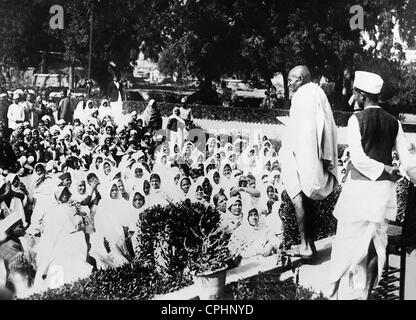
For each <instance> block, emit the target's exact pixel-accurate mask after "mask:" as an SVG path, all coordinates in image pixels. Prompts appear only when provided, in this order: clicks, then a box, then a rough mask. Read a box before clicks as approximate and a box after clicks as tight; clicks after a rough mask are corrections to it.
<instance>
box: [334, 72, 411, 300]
mask: <svg viewBox="0 0 416 320" xmlns="http://www.w3.org/2000/svg"><path fill="white" fill-rule="evenodd" d="M382 87H383V80H382V79H381V77H380V76H379V75H377V74H374V73H370V72H364V71H357V72H356V73H355V81H354V97H355V100H356V102H357V104H358V105H359V107H360V109H362V111H359V112H356V113H354V114H353V115H352V116H351V118H350V119H349V121H348V146H349V150H350V157H351V170H350V173H349V174H348V177H347V180H346V182H345V185H344V186H343V188H342V191H341V194H340V197H339V199H338V202H337V204H336V206H335V209H334V213H333V214H334V216H335V217H336V218H337V220H338V225H337V234H336V236H335V238H334V241H333V244H332V254H331V272H330V282H331V284H332V287H331V292H330V296H331V298H333V299H367V298H368V297H369V294H370V293H371V290H372V288H373V286H374V284H375V283H376V281H377V279H380V276H381V273H382V270H383V266H384V262H385V255H386V245H387V234H386V231H387V219H388V220H395V218H396V213H397V207H396V191H395V189H396V188H395V184H394V183H395V182H396V181H397V180H399V179H400V178H401V176H400V174H399V169H398V168H395V167H393V165H392V150H393V149H396V150H397V152H398V154H399V156H400V160H401V164H402V166H403V170H404V172H406V173H407V174H408V176H409V178H410V179H411V180H412V182H413V183H414V182H416V174H415V172H414V167H415V166H416V161H415V160H416V159H415V158H413V159H412V155H411V154H410V152H409V150H408V146H409V145H408V143H407V141H406V139H405V137H404V134H403V130H402V127H401V124H400V122H399V121H398V120H397V119H396V118H395V117H393V116H392V115H390V114H389V113H387V112H386V111H384V110H383V109H382V108H380V107H379V106H378V97H379V94H380V92H381V89H382ZM412 166H413V168H412Z"/></svg>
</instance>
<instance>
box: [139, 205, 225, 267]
mask: <svg viewBox="0 0 416 320" xmlns="http://www.w3.org/2000/svg"><path fill="white" fill-rule="evenodd" d="M220 219H221V215H220V213H219V212H218V211H217V210H215V209H213V208H212V207H206V206H205V205H203V204H197V203H191V202H190V201H184V202H181V203H178V204H169V205H168V206H166V207H161V206H157V207H153V208H150V209H148V210H146V211H145V212H144V213H143V215H142V218H141V219H140V226H139V228H140V233H139V234H138V236H137V243H138V246H137V247H136V248H135V252H136V261H137V262H138V263H139V264H140V265H144V266H147V267H149V268H152V269H155V270H159V271H160V272H163V273H167V274H176V273H178V272H181V271H182V272H184V274H187V273H188V272H195V273H202V272H205V271H213V270H217V269H220V268H222V267H224V266H227V264H228V262H230V259H231V254H230V252H229V250H228V241H229V238H230V235H229V234H227V233H224V232H223V231H222V230H221V229H220V228H219V227H220Z"/></svg>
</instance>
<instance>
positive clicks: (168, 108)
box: [123, 101, 352, 127]
mask: <svg viewBox="0 0 416 320" xmlns="http://www.w3.org/2000/svg"><path fill="white" fill-rule="evenodd" d="M146 105H147V104H146V102H140V101H138V102H136V101H126V102H124V105H123V111H124V112H125V113H129V112H131V111H133V110H136V111H137V112H138V113H141V112H143V111H144V109H145V107H146ZM158 106H159V109H160V112H161V114H162V116H170V115H171V114H172V110H173V108H174V107H181V106H182V104H180V103H165V102H158ZM189 107H191V108H192V114H193V116H194V118H196V119H207V120H218V119H220V120H228V121H238V122H251V123H264V124H281V123H280V121H279V120H277V119H276V117H282V116H289V110H287V109H260V108H238V107H229V108H227V107H221V106H206V105H189ZM351 114H352V113H350V112H341V111H334V119H335V123H336V125H337V126H341V127H345V126H346V125H347V124H348V119H349V117H350V116H351Z"/></svg>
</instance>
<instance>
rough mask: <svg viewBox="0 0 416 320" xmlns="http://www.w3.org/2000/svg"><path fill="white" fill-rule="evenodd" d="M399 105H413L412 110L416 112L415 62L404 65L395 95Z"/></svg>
mask: <svg viewBox="0 0 416 320" xmlns="http://www.w3.org/2000/svg"><path fill="white" fill-rule="evenodd" d="M397 100H398V103H399V104H401V105H411V106H413V112H414V113H416V108H415V107H414V106H415V105H416V64H415V63H413V64H411V65H408V66H406V67H405V69H404V72H403V77H402V81H401V83H400V86H399V92H398V97H397Z"/></svg>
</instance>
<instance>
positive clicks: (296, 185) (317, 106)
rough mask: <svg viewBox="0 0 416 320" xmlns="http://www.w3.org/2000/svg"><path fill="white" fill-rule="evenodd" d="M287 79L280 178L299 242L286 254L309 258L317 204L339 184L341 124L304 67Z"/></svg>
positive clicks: (312, 252)
mask: <svg viewBox="0 0 416 320" xmlns="http://www.w3.org/2000/svg"><path fill="white" fill-rule="evenodd" d="M272 82H275V78H273V79H272ZM288 82H289V91H290V95H291V97H292V106H291V108H290V117H289V121H288V123H287V127H286V130H285V135H284V137H283V139H282V149H281V151H280V160H281V167H282V181H283V184H284V186H285V189H286V191H287V193H288V195H289V197H290V199H291V201H292V203H293V206H294V207H295V213H296V220H297V223H298V227H299V233H300V245H299V246H292V247H291V248H290V250H287V251H286V254H287V255H290V256H297V257H301V258H303V259H310V258H311V257H312V256H313V255H314V254H315V253H316V249H315V245H314V241H313V222H314V221H313V216H314V212H313V209H314V203H313V202H314V201H316V200H323V199H325V198H326V197H327V196H328V195H329V194H331V193H332V191H333V190H334V189H335V188H336V187H337V185H338V181H337V175H338V170H337V161H338V155H337V154H338V150H337V136H336V133H337V128H336V126H335V121H334V117H333V114H332V110H331V106H330V104H329V102H328V99H327V97H326V95H325V93H324V91H323V90H322V89H321V88H320V87H319V86H318V85H317V84H316V83H313V82H311V75H310V73H309V70H308V68H307V67H306V66H297V67H295V68H293V69H292V70H291V71H290V72H289V76H288Z"/></svg>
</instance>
